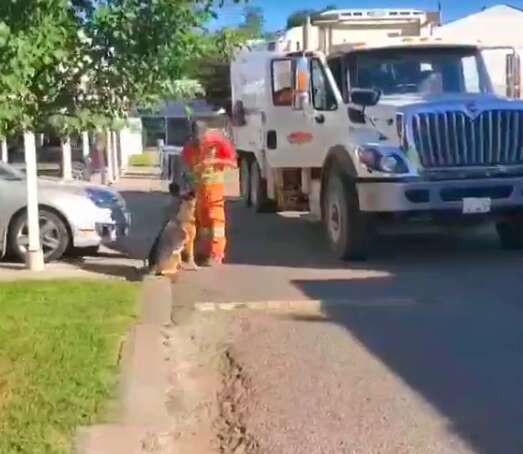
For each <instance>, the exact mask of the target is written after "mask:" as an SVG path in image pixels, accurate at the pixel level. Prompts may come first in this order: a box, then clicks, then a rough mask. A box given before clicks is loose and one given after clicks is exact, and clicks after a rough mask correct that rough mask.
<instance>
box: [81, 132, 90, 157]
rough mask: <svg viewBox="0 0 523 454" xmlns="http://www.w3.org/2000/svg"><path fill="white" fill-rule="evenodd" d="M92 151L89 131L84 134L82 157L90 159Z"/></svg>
mask: <svg viewBox="0 0 523 454" xmlns="http://www.w3.org/2000/svg"><path fill="white" fill-rule="evenodd" d="M90 152H91V150H90V147H89V133H88V132H87V131H84V132H82V156H83V158H84V160H87V159H88V158H89V154H90Z"/></svg>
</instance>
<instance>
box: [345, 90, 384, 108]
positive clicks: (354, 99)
mask: <svg viewBox="0 0 523 454" xmlns="http://www.w3.org/2000/svg"><path fill="white" fill-rule="evenodd" d="M380 98H381V91H380V90H374V89H369V88H353V89H352V90H351V92H350V101H351V103H353V104H356V105H358V106H361V107H372V106H375V105H376V104H378V102H379V101H380Z"/></svg>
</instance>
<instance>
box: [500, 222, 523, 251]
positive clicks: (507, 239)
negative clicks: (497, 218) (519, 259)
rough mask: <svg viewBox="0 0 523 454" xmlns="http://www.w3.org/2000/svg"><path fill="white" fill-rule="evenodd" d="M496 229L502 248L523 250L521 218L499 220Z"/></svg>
mask: <svg viewBox="0 0 523 454" xmlns="http://www.w3.org/2000/svg"><path fill="white" fill-rule="evenodd" d="M496 230H497V231H498V236H499V240H500V242H501V245H502V246H503V248H504V249H509V250H523V218H521V217H517V218H515V219H512V220H506V221H503V222H500V223H499V224H497V225H496Z"/></svg>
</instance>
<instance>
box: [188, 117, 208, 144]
mask: <svg viewBox="0 0 523 454" xmlns="http://www.w3.org/2000/svg"><path fill="white" fill-rule="evenodd" d="M207 130H208V127H207V124H206V123H205V122H204V121H202V120H194V121H192V123H191V136H192V140H193V141H194V143H196V144H200V143H201V142H202V140H203V138H204V136H205V133H206V132H207Z"/></svg>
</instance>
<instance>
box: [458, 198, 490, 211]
mask: <svg viewBox="0 0 523 454" xmlns="http://www.w3.org/2000/svg"><path fill="white" fill-rule="evenodd" d="M491 209H492V200H491V199H490V198H475V197H474V198H473V197H471V198H466V199H463V214H482V213H490V211H491Z"/></svg>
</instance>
